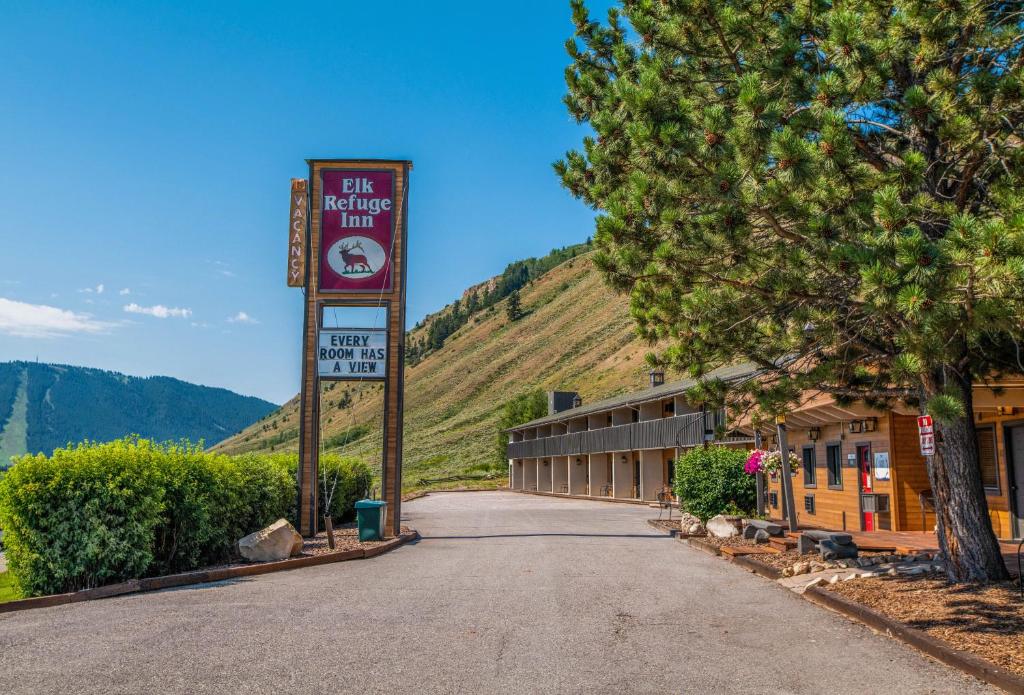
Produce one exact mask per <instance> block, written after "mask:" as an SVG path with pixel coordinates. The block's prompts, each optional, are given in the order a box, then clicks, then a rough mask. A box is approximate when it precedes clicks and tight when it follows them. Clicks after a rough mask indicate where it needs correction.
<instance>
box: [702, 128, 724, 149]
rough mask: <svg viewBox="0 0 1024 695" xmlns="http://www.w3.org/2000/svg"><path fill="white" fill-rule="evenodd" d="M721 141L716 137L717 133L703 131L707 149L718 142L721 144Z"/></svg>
mask: <svg viewBox="0 0 1024 695" xmlns="http://www.w3.org/2000/svg"><path fill="white" fill-rule="evenodd" d="M721 140H722V138H721V137H720V136H719V135H718V133H712V132H711V131H710V130H705V131H704V142H706V143H707V144H708V146H709V147H714V146H715V145H717V144H718V143H719V142H721Z"/></svg>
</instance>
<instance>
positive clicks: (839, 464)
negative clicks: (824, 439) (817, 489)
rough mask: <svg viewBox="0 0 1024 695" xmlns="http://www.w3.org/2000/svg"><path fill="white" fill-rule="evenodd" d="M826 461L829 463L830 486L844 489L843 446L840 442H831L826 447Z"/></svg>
mask: <svg viewBox="0 0 1024 695" xmlns="http://www.w3.org/2000/svg"><path fill="white" fill-rule="evenodd" d="M825 462H826V463H827V464H828V486H829V487H830V488H834V489H837V490H842V489H843V447H842V446H840V445H839V444H829V445H828V447H826V449H825Z"/></svg>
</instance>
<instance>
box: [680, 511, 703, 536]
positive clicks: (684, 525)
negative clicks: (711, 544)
mask: <svg viewBox="0 0 1024 695" xmlns="http://www.w3.org/2000/svg"><path fill="white" fill-rule="evenodd" d="M679 528H680V529H682V531H683V533H685V534H686V535H688V536H703V535H704V524H702V523H701V522H700V518H698V517H696V516H694V515H693V514H690V513H689V512H683V514H682V516H681V518H680V519H679Z"/></svg>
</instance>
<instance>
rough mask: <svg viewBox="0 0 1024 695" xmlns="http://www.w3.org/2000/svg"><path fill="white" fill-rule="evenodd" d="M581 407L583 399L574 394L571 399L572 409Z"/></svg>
mask: <svg viewBox="0 0 1024 695" xmlns="http://www.w3.org/2000/svg"><path fill="white" fill-rule="evenodd" d="M581 405H583V399H582V398H580V396H579V394H576V395H575V396H573V397H572V407H573V408H579V407H580V406H581Z"/></svg>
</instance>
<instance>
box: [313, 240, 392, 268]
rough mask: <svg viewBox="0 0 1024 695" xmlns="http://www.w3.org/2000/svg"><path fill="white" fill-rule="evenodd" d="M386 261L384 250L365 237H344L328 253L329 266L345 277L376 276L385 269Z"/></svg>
mask: <svg viewBox="0 0 1024 695" xmlns="http://www.w3.org/2000/svg"><path fill="white" fill-rule="evenodd" d="M385 260H386V255H385V253H384V248H383V247H382V246H381V245H380V244H378V243H377V242H376V241H374V240H373V239H370V238H369V237H365V236H348V237H342V238H341V239H338V240H337V241H336V242H334V244H333V245H332V246H331V248H330V249H328V251H327V265H328V266H330V268H331V270H333V271H334V272H335V273H337V274H338V275H341V276H344V277H355V278H365V277H371V276H373V275H376V274H377V273H378V272H380V270H381V269H382V268H383V267H384V263H385Z"/></svg>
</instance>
